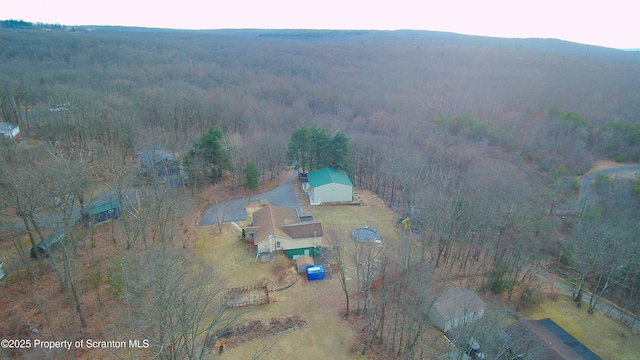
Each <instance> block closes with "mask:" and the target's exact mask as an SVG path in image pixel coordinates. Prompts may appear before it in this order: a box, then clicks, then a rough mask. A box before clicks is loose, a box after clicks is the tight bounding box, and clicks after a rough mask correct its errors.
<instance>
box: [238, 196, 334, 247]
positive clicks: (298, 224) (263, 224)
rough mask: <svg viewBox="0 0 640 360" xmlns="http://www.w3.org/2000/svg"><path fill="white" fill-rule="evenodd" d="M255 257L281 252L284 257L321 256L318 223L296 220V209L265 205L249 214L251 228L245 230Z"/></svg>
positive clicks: (320, 227) (320, 232)
mask: <svg viewBox="0 0 640 360" xmlns="http://www.w3.org/2000/svg"><path fill="white" fill-rule="evenodd" d="M245 234H246V236H247V238H248V239H250V240H252V242H253V244H254V245H255V246H256V251H257V253H258V254H270V253H273V252H276V251H282V252H283V253H284V254H285V255H286V256H288V257H290V258H293V257H294V256H295V255H308V256H317V255H320V253H321V246H322V224H320V223H319V222H317V221H305V222H302V221H300V218H299V217H298V213H297V211H296V209H294V208H290V207H285V206H276V205H271V204H267V205H265V206H264V207H263V208H261V209H259V210H256V211H255V212H254V213H253V226H251V227H248V228H246V229H245Z"/></svg>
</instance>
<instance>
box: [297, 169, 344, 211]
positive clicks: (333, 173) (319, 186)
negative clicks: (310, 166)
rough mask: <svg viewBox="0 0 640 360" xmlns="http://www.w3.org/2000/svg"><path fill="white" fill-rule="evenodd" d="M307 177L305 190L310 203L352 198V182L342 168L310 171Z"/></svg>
mask: <svg viewBox="0 0 640 360" xmlns="http://www.w3.org/2000/svg"><path fill="white" fill-rule="evenodd" d="M307 179H308V180H309V182H308V185H307V187H306V191H307V194H309V202H310V203H311V205H321V204H322V203H331V202H348V201H352V200H353V184H352V183H351V180H350V179H349V175H347V173H346V172H344V171H342V170H336V169H333V168H328V167H327V168H322V169H319V170H316V171H312V172H310V173H309V174H308V175H307Z"/></svg>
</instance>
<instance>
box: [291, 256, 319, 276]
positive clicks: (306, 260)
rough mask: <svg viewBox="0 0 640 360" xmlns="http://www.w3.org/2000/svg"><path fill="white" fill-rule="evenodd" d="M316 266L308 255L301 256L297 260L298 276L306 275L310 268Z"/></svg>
mask: <svg viewBox="0 0 640 360" xmlns="http://www.w3.org/2000/svg"><path fill="white" fill-rule="evenodd" d="M313 265H315V264H314V262H313V258H312V257H311V256H308V255H300V256H298V258H297V259H296V267H297V268H298V274H304V273H305V272H306V271H307V267H308V266H313Z"/></svg>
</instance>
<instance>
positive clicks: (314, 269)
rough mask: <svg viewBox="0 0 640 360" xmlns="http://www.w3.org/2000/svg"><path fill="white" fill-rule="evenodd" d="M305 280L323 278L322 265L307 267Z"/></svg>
mask: <svg viewBox="0 0 640 360" xmlns="http://www.w3.org/2000/svg"><path fill="white" fill-rule="evenodd" d="M307 280H309V281H313V280H324V269H323V268H322V266H309V267H307Z"/></svg>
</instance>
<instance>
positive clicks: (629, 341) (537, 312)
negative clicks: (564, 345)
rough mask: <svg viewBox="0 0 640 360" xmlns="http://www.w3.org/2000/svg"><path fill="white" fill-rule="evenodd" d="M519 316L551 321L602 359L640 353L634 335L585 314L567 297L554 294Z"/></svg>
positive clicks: (597, 315)
mask: <svg viewBox="0 0 640 360" xmlns="http://www.w3.org/2000/svg"><path fill="white" fill-rule="evenodd" d="M521 314H522V315H524V316H525V317H527V318H529V319H533V320H538V319H544V318H551V320H553V321H555V322H556V323H557V324H558V325H560V326H561V327H562V328H563V329H565V330H566V331H567V332H568V333H569V334H571V335H573V336H574V337H575V338H576V339H578V340H580V341H581V342H582V343H583V344H584V345H585V346H587V347H588V348H589V349H590V350H591V351H593V352H594V353H596V354H597V355H598V356H600V357H601V358H602V359H604V360H608V359H611V360H623V359H637V358H638V354H640V341H638V335H637V334H634V333H633V332H632V331H631V330H630V329H629V328H627V327H626V326H624V325H622V324H620V323H619V322H617V321H616V320H614V319H612V318H611V317H609V316H607V315H604V314H601V313H597V312H596V313H593V314H591V315H590V314H588V313H587V309H586V305H585V306H583V307H582V308H581V309H579V308H578V307H577V306H576V305H575V303H574V302H573V301H572V300H571V298H570V297H569V296H564V295H555V296H553V297H552V298H551V299H549V300H546V301H544V302H543V303H541V304H540V305H538V306H536V307H534V308H532V309H529V310H526V311H522V312H521Z"/></svg>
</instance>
